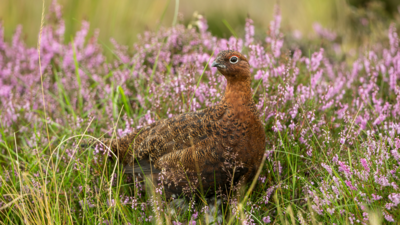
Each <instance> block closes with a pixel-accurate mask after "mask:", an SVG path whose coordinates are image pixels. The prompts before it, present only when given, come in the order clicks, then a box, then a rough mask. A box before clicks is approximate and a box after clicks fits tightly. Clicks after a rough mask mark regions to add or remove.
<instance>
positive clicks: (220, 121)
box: [90, 50, 266, 194]
mask: <svg viewBox="0 0 400 225" xmlns="http://www.w3.org/2000/svg"><path fill="white" fill-rule="evenodd" d="M212 66H213V67H217V68H218V70H219V72H221V73H222V74H223V75H224V76H225V77H226V79H227V86H226V90H225V95H224V97H223V99H222V101H221V102H220V103H219V104H217V105H215V106H213V107H209V108H206V109H203V110H200V111H197V112H190V113H185V114H181V115H177V116H175V117H173V118H170V119H163V120H160V121H157V122H154V123H152V124H150V125H149V126H146V127H144V128H142V129H139V130H136V131H134V132H132V133H130V134H128V135H127V136H125V137H123V138H120V139H113V140H111V139H102V140H101V141H102V142H103V143H104V144H106V145H107V146H110V148H111V149H112V151H113V152H115V153H116V154H117V155H118V157H119V158H120V161H122V163H123V164H124V165H125V168H126V172H130V173H132V172H134V173H144V174H146V175H148V174H150V172H151V173H154V174H158V173H159V172H160V171H161V170H162V168H165V169H166V172H167V173H170V174H173V175H174V174H177V173H178V171H185V172H186V173H188V174H191V175H192V176H186V177H195V178H196V180H197V178H198V177H200V176H201V186H202V189H203V190H204V192H205V193H214V192H213V191H214V189H215V187H216V188H217V189H219V188H221V189H222V190H227V189H229V187H230V186H231V183H230V180H229V179H230V178H229V175H228V171H232V168H227V167H229V164H230V163H231V162H229V161H230V160H231V159H229V155H235V156H236V157H235V160H236V161H238V160H239V161H240V163H241V165H242V166H241V167H240V168H239V167H238V168H235V174H234V181H235V182H236V181H238V180H239V179H240V178H241V179H243V181H245V182H246V181H250V180H251V179H252V178H253V177H254V175H255V174H256V172H257V169H258V167H259V166H260V163H261V160H262V156H263V153H264V151H265V147H266V142H265V133H264V128H263V125H262V123H261V120H260V118H259V113H258V111H257V109H256V106H255V103H254V101H253V98H252V92H251V87H250V81H251V74H250V65H249V63H248V61H247V59H246V58H245V57H244V56H243V55H242V54H240V53H239V52H236V51H232V50H228V51H222V52H220V53H219V54H218V56H217V58H216V60H215V61H214V62H213V63H212ZM90 143H92V141H90ZM135 157H136V159H135ZM134 159H135V160H134ZM138 164H140V167H139V166H138ZM150 165H151V166H150ZM199 175H200V176H199ZM167 177H168V176H167ZM172 179H173V178H172ZM175 180H176V181H177V179H175ZM215 182H216V183H215ZM191 183H192V184H193V183H195V188H197V189H198V190H200V189H199V187H200V186H199V182H197V183H196V182H192V181H191ZM186 184H187V180H185V179H181V180H179V182H175V183H174V184H172V185H165V187H166V190H167V193H170V194H172V193H175V194H180V193H181V192H182V188H184V186H185V185H186Z"/></svg>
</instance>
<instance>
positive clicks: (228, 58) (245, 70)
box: [211, 50, 250, 80]
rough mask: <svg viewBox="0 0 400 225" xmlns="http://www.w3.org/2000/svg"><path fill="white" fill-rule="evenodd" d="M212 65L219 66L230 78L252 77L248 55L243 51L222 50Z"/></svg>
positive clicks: (220, 70)
mask: <svg viewBox="0 0 400 225" xmlns="http://www.w3.org/2000/svg"><path fill="white" fill-rule="evenodd" d="M211 66H212V67H217V68H218V71H219V72H220V73H222V75H224V76H225V77H226V78H227V79H228V80H230V79H234V80H242V79H249V78H250V65H249V62H248V61H247V59H246V57H244V55H242V54H241V53H239V52H237V51H233V50H226V51H221V52H220V53H219V54H218V55H217V58H216V59H215V60H214V62H213V63H212V64H211Z"/></svg>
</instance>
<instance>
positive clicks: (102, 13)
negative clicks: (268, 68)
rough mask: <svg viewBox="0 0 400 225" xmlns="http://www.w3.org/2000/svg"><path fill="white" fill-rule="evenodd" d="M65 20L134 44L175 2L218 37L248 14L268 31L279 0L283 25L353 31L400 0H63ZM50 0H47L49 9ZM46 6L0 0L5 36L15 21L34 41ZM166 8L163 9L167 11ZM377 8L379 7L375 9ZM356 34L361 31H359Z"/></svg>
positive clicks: (185, 16)
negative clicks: (317, 25)
mask: <svg viewBox="0 0 400 225" xmlns="http://www.w3.org/2000/svg"><path fill="white" fill-rule="evenodd" d="M58 2H59V3H60V4H61V5H62V11H63V17H64V19H65V25H66V34H65V35H66V37H65V40H66V41H69V40H70V38H71V37H72V36H73V35H74V34H75V32H76V31H77V30H79V28H80V26H81V21H82V20H87V21H89V22H90V25H91V27H90V32H93V31H94V29H96V28H99V29H100V37H99V39H100V41H101V43H103V44H106V45H109V43H110V41H109V40H110V38H114V39H116V40H117V41H118V42H119V43H121V44H125V45H130V44H132V43H133V42H135V40H137V35H138V34H139V33H141V32H143V31H144V30H155V29H157V27H158V26H159V25H162V26H171V25H172V21H173V18H174V14H175V6H176V3H177V2H179V16H178V18H179V19H180V21H181V22H183V23H184V24H188V23H190V21H193V14H194V13H195V12H198V13H200V14H202V15H204V16H205V17H206V18H207V20H208V25H209V29H210V31H211V32H212V33H213V34H214V35H217V36H220V37H228V36H230V35H231V32H230V31H229V29H228V28H227V27H226V25H225V24H224V23H223V20H226V21H227V22H228V23H229V25H230V26H231V27H232V28H233V30H235V32H236V33H237V34H238V35H241V34H243V32H244V24H245V18H246V17H247V16H250V18H252V19H253V20H254V24H255V26H256V33H263V32H264V33H265V31H266V30H267V28H268V25H269V22H270V20H271V19H272V13H273V9H274V5H275V4H276V3H277V2H279V5H280V8H281V11H282V28H283V29H287V30H291V31H293V30H298V31H300V32H301V33H302V34H303V36H307V35H311V34H312V33H313V29H312V25H313V23H314V22H316V21H318V22H319V23H321V24H322V25H323V26H325V27H327V28H330V29H334V30H335V31H337V32H338V33H354V31H355V30H357V27H358V26H359V19H362V18H363V17H368V18H369V19H371V18H370V17H371V15H369V14H371V13H370V12H371V11H373V12H374V13H373V16H372V19H374V17H376V16H377V15H378V17H379V19H382V18H383V19H389V20H390V19H391V18H393V17H396V16H398V15H399V12H398V5H399V4H400V3H399V2H400V0H381V1H369V0H279V1H278V0H247V1H243V0H218V1H216V0H201V1H193V0H180V1H176V0H117V1H111V0H59V1H58ZM50 4H51V0H45V10H46V12H48V9H49V6H50ZM41 12H42V1H41V0H0V20H1V21H2V23H3V27H4V32H5V38H6V40H7V41H10V39H11V37H12V34H13V33H14V32H15V28H16V27H17V25H19V24H21V25H22V26H23V34H24V38H25V41H26V42H27V43H28V45H31V46H35V45H36V43H37V37H38V35H37V34H38V31H39V27H40V19H41ZM164 12H165V13H164ZM376 12H378V13H376ZM359 36H360V35H359ZM355 37H357V35H355Z"/></svg>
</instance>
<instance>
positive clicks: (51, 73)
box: [0, 1, 400, 224]
mask: <svg viewBox="0 0 400 225" xmlns="http://www.w3.org/2000/svg"><path fill="white" fill-rule="evenodd" d="M281 20H282V17H281V14H280V11H279V7H276V8H275V14H274V18H273V20H272V21H271V23H270V27H269V29H268V30H267V31H266V32H265V33H266V35H265V37H262V38H260V37H258V36H255V31H256V30H257V29H258V28H257V27H255V26H254V24H253V21H252V20H251V19H250V18H248V19H247V20H246V26H245V35H244V37H233V36H232V37H230V38H227V39H224V38H217V37H215V36H213V35H212V34H211V33H210V32H209V31H208V30H207V28H208V25H207V20H206V19H205V17H203V16H197V17H196V21H195V22H194V23H192V24H194V26H192V25H191V26H188V27H186V26H185V25H183V24H179V23H178V24H176V25H175V26H173V27H161V28H160V29H159V30H158V31H154V32H153V31H146V32H144V33H142V34H140V35H139V38H138V41H137V43H135V44H134V45H133V46H129V47H128V46H122V45H120V44H119V43H118V42H117V41H115V40H111V42H112V44H113V48H112V50H111V51H112V54H113V55H114V58H113V59H111V60H109V59H107V57H105V51H109V50H107V49H108V48H105V46H102V45H101V44H100V43H99V42H98V41H97V37H98V34H99V32H100V31H96V32H95V33H94V35H93V36H90V37H88V30H89V26H90V24H89V23H88V22H85V21H83V22H82V26H81V29H80V31H78V32H77V33H76V34H75V36H74V37H72V38H70V39H67V40H66V37H64V33H65V22H64V21H63V20H62V17H61V9H60V6H59V5H58V4H57V3H56V1H54V2H53V4H52V6H51V8H50V10H49V14H48V15H47V20H46V21H47V23H46V24H45V26H44V27H43V33H42V39H41V45H40V51H41V55H40V57H41V60H40V61H41V68H42V73H43V88H44V90H45V95H44V100H45V102H46V114H47V118H44V112H43V105H42V104H43V101H42V95H41V82H40V71H39V55H38V51H37V50H36V49H35V48H31V47H28V46H27V45H26V44H25V43H24V39H23V38H22V29H23V28H22V27H18V28H17V29H16V31H15V34H14V36H13V38H12V40H11V42H6V41H4V35H3V26H2V25H1V24H0V153H1V155H0V165H1V166H0V168H1V169H0V220H2V221H16V222H15V223H19V222H20V223H22V222H23V221H41V222H42V223H44V224H49V223H60V222H61V221H62V222H65V221H67V222H70V223H85V224H86V223H96V224H99V223H109V224H112V223H114V224H117V223H124V224H142V223H148V224H150V223H153V222H157V223H166V222H169V223H170V224H181V223H184V222H189V223H190V224H196V223H197V222H199V221H209V219H210V218H208V219H204V218H205V217H207V216H206V215H208V214H209V210H210V208H212V206H210V205H207V204H206V203H207V201H205V200H204V199H203V201H202V200H201V199H200V200H194V199H191V200H192V201H191V204H190V210H186V211H185V210H183V211H182V212H181V213H178V214H176V213H175V214H174V213H170V212H171V211H170V207H169V206H170V205H169V202H168V201H167V200H166V199H165V198H163V190H162V188H161V187H153V189H152V188H151V187H150V188H149V187H148V186H146V185H145V184H143V183H142V182H140V181H139V179H138V177H129V176H127V175H124V174H123V172H122V171H123V168H121V166H120V165H119V164H118V161H117V160H116V159H115V157H113V156H112V155H111V154H110V153H109V152H108V150H107V148H106V147H105V146H101V145H98V146H94V148H93V149H81V148H79V147H78V146H79V142H80V140H81V138H83V137H84V136H87V135H88V134H90V135H93V136H94V137H100V136H108V137H122V136H124V135H126V134H128V133H129V132H131V131H132V130H133V129H138V128H140V127H142V126H144V125H146V124H150V123H152V122H154V121H156V120H159V119H162V118H168V117H172V116H174V115H177V114H181V113H185V112H188V111H195V110H199V109H202V108H205V107H209V106H212V105H215V104H216V103H217V102H219V101H220V100H221V98H222V93H223V91H224V88H225V86H226V81H225V79H224V78H223V76H221V75H218V73H217V71H216V69H215V68H209V67H207V66H206V65H207V64H208V62H210V61H211V60H213V57H215V55H217V54H218V52H219V51H221V50H225V49H235V50H238V51H241V52H244V53H245V54H246V56H247V57H248V60H249V63H250V65H251V67H252V71H251V72H252V74H253V78H254V79H253V83H252V87H253V91H254V99H255V101H256V102H257V109H258V110H259V112H260V116H261V118H262V121H263V123H264V124H265V132H266V135H267V142H268V145H267V149H266V153H265V155H266V160H265V163H264V164H263V165H262V166H263V170H262V172H261V175H260V176H259V177H258V178H257V179H258V181H257V184H256V187H255V188H254V189H253V191H252V193H251V194H250V195H248V196H245V193H246V192H245V191H241V190H240V188H237V189H238V193H232V196H219V197H220V198H222V202H223V204H222V211H223V212H222V214H223V215H226V218H224V219H223V221H222V223H228V221H234V222H235V223H237V224H240V223H251V224H255V223H282V224H283V223H286V222H290V223H293V222H292V221H295V222H294V223H300V224H310V223H314V222H315V221H319V222H322V223H335V224H345V223H350V224H369V222H370V221H369V220H370V219H371V218H376V217H377V216H378V217H379V216H380V217H381V218H382V219H383V220H384V221H385V222H386V223H390V222H393V221H399V220H400V217H399V215H400V211H399V204H400V190H399V185H400V182H399V176H400V175H399V174H398V173H399V172H398V171H399V163H400V153H399V151H400V139H399V137H398V136H399V134H400V120H399V118H400V86H399V84H398V82H399V80H400V46H399V43H400V41H399V35H398V31H397V30H396V27H399V24H400V21H396V22H393V23H392V24H387V39H386V41H385V42H382V43H370V44H369V45H368V46H363V45H360V46H358V49H356V50H353V51H348V52H346V51H344V49H345V48H344V47H343V48H341V47H340V46H341V42H340V39H341V38H342V37H340V34H339V33H336V32H334V31H333V30H330V29H326V28H324V27H322V26H321V25H320V24H318V23H315V24H314V25H313V27H314V30H315V32H316V37H317V38H316V39H313V40H311V41H315V42H318V41H321V40H324V41H323V43H324V44H323V46H322V47H319V48H318V49H316V50H315V51H311V50H309V51H304V50H302V49H301V48H293V49H290V48H288V47H287V46H294V45H286V44H287V40H294V39H299V38H301V37H300V36H298V35H297V36H296V38H294V39H291V37H290V35H291V33H290V32H288V33H285V31H284V30H282V29H281V26H280V24H281ZM304 38H308V37H305V36H304ZM338 46H339V47H338ZM338 49H341V51H338ZM343 55H344V56H346V57H347V58H346V57H342V56H343ZM198 84H199V85H198ZM46 122H47V124H48V127H49V135H50V139H51V143H49V141H48V139H47V136H46V135H47V132H46ZM109 158H111V160H110V159H109ZM114 168H116V173H115V171H114ZM113 171H114V172H113ZM177 198H180V197H177ZM244 200H246V201H245V202H244ZM194 202H196V204H195V203H194ZM231 218H232V220H231Z"/></svg>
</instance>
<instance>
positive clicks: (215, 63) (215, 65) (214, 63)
mask: <svg viewBox="0 0 400 225" xmlns="http://www.w3.org/2000/svg"><path fill="white" fill-rule="evenodd" d="M211 66H212V67H217V68H225V65H223V64H219V63H217V61H214V62H212V64H211Z"/></svg>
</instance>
